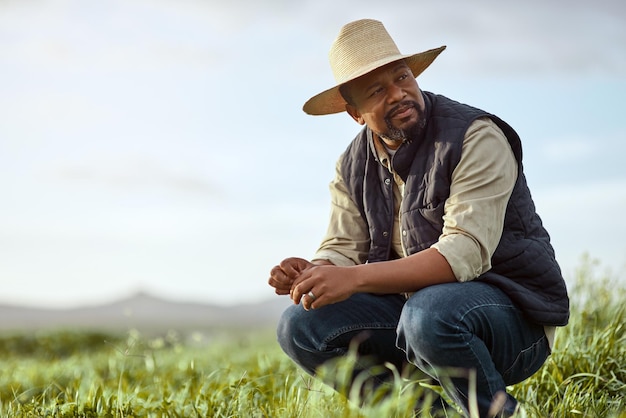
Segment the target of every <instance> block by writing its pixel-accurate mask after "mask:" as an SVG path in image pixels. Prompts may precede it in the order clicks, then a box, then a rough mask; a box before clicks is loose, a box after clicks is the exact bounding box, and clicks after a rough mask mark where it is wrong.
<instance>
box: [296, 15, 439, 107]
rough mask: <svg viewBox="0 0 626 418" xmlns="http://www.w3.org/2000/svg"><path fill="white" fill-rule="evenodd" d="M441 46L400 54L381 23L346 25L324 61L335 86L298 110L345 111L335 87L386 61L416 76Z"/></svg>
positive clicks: (380, 65)
mask: <svg viewBox="0 0 626 418" xmlns="http://www.w3.org/2000/svg"><path fill="white" fill-rule="evenodd" d="M444 49H446V47H445V46H441V47H439V48H435V49H431V50H428V51H425V52H420V53H419V54H414V55H402V54H401V53H400V51H399V50H398V47H397V46H396V43H395V42H394V41H393V39H391V36H390V35H389V33H387V30H386V29H385V27H384V26H383V24H382V23H381V22H379V21H377V20H372V19H363V20H357V21H355V22H351V23H348V24H347V25H345V26H344V27H343V28H341V31H340V32H339V36H337V39H335V41H334V42H333V44H332V46H331V48H330V52H329V54H328V58H329V60H330V67H331V69H332V71H333V75H334V76H335V81H336V82H337V84H336V85H335V87H333V88H331V89H328V90H326V91H323V92H322V93H320V94H318V95H316V96H313V97H311V98H310V99H309V100H308V101H307V102H306V103H305V104H304V107H303V108H302V110H304V111H305V112H306V113H308V114H310V115H329V114H331V113H339V112H343V111H344V110H346V101H345V100H344V99H343V97H341V93H339V86H341V85H342V84H344V83H347V82H348V81H351V80H354V79H355V78H357V77H360V76H362V75H364V74H367V73H369V72H371V71H373V70H375V69H376V68H379V67H382V66H383V65H386V64H389V63H390V62H394V61H398V60H401V59H404V60H405V61H406V63H407V65H408V66H409V67H410V68H411V71H412V72H413V76H414V77H417V76H418V75H419V74H420V73H421V72H422V71H424V70H425V69H426V68H427V67H428V66H429V65H430V64H431V63H432V62H433V61H434V60H435V58H437V56H438V55H439V54H440V53H441V51H443V50H444Z"/></svg>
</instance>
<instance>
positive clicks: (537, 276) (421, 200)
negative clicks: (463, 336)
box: [342, 92, 569, 326]
mask: <svg viewBox="0 0 626 418" xmlns="http://www.w3.org/2000/svg"><path fill="white" fill-rule="evenodd" d="M424 99H425V101H426V112H427V117H428V123H427V126H426V129H425V133H424V135H423V138H421V139H420V140H419V141H418V140H415V141H411V142H405V143H404V144H402V146H401V147H400V148H399V149H398V151H397V152H396V154H395V156H394V157H393V160H392V165H393V168H394V171H395V172H396V173H398V174H399V175H400V176H401V177H402V179H403V180H404V181H405V194H404V198H403V200H402V205H401V208H400V210H401V221H402V229H401V234H402V240H403V245H404V248H405V249H406V251H407V253H408V254H414V253H416V252H418V251H421V250H423V249H426V248H429V247H430V246H431V245H432V244H434V243H435V242H437V240H438V238H439V236H440V235H441V232H442V229H443V211H444V204H445V201H446V199H447V198H448V196H449V194H450V183H451V179H452V173H453V171H454V169H455V167H456V166H457V164H458V163H459V161H460V158H461V152H462V145H463V140H464V137H465V132H466V131H467V129H468V127H469V125H470V124H471V123H472V122H473V121H474V120H475V119H477V118H479V117H489V118H491V119H492V120H493V121H494V122H495V123H496V124H497V125H498V126H499V127H500V128H501V129H502V131H503V132H504V133H505V135H506V137H507V139H508V141H509V143H510V145H511V148H512V149H513V153H514V154H515V158H516V159H517V161H518V164H519V174H518V178H517V182H516V184H515V187H514V189H513V193H512V195H511V198H510V200H509V203H508V206H507V209H506V215H505V220H504V230H503V233H502V238H501V239H500V243H499V244H498V247H497V249H496V251H495V253H494V255H493V257H492V260H491V263H492V268H491V270H489V271H488V272H486V273H484V274H482V275H481V276H479V277H478V278H477V279H476V280H483V281H485V282H488V283H491V284H493V285H495V286H497V287H498V288H500V289H502V290H503V291H504V292H505V293H506V294H507V295H508V296H509V297H510V298H511V300H513V302H514V303H515V304H516V305H517V306H519V307H520V308H521V309H522V310H523V311H524V313H525V314H526V315H527V316H528V317H529V318H530V319H532V320H533V321H535V322H537V323H540V324H544V325H559V326H562V325H565V324H567V321H568V318H569V300H568V296H567V289H566V287H565V282H564V280H563V277H562V275H561V271H560V268H559V265H558V264H557V262H556V259H555V257H554V250H553V248H552V246H551V244H550V237H549V235H548V233H547V231H546V230H545V229H544V227H543V225H542V222H541V219H540V218H539V216H538V215H537V213H536V212H535V206H534V203H533V200H532V198H531V195H530V191H529V190H528V186H527V185H526V179H525V177H524V173H523V168H522V148H521V142H520V139H519V136H518V135H517V133H516V132H515V131H514V130H513V128H511V127H510V126H509V125H508V124H507V123H506V122H504V121H502V120H501V119H500V118H498V117H497V116H494V115H491V114H488V113H486V112H484V111H482V110H479V109H476V108H473V107H470V106H467V105H464V104H461V103H458V102H455V101H453V100H450V99H448V98H446V97H444V96H440V95H434V94H432V93H428V92H424ZM373 149H374V148H373V142H372V134H371V131H370V130H369V129H368V128H367V127H366V128H364V129H363V130H362V131H361V132H360V133H359V135H357V137H356V138H355V139H354V140H353V141H352V143H351V144H350V145H349V146H348V148H347V150H346V152H345V153H344V154H343V156H342V176H343V179H344V181H345V183H346V186H347V188H348V191H349V193H350V195H351V197H352V198H353V200H354V201H355V202H356V204H357V205H358V206H359V209H360V211H361V214H362V216H363V218H364V219H365V220H366V221H367V224H368V226H369V231H370V251H369V256H368V262H370V263H371V262H377V261H385V260H389V259H390V258H393V256H392V251H391V238H392V228H393V219H394V213H393V178H392V176H391V174H390V173H389V172H388V171H387V169H385V168H384V167H383V166H382V165H381V164H380V163H379V162H378V161H377V160H376V154H375V152H373Z"/></svg>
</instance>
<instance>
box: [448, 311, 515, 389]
mask: <svg viewBox="0 0 626 418" xmlns="http://www.w3.org/2000/svg"><path fill="white" fill-rule="evenodd" d="M486 307H499V308H509V309H513V310H515V309H516V308H515V306H514V305H511V304H502V303H486V304H483V305H478V306H474V307H472V308H471V309H469V310H467V311H466V312H465V313H464V314H463V315H462V316H461V317H460V318H459V320H458V321H457V324H456V330H457V333H458V335H463V333H462V332H461V323H462V321H463V320H464V319H465V317H466V316H467V315H468V314H469V313H470V312H473V311H475V310H476V309H482V308H486ZM469 334H470V335H471V337H470V338H469V339H468V340H467V341H465V344H466V345H467V347H469V349H470V350H471V351H472V354H473V356H474V358H475V359H476V361H477V362H478V363H479V364H480V371H479V370H477V371H476V372H477V373H481V374H482V378H483V379H484V381H486V382H487V384H488V385H489V393H490V395H491V396H494V395H495V393H496V391H497V389H498V388H495V389H496V390H495V391H494V388H493V387H491V382H490V381H489V379H487V376H486V375H485V372H484V370H485V365H484V364H483V362H482V360H481V358H480V357H479V356H478V355H477V354H476V352H475V351H474V347H473V346H472V344H471V341H472V339H474V338H476V336H475V334H474V333H469ZM463 339H465V338H463ZM477 378H478V377H477Z"/></svg>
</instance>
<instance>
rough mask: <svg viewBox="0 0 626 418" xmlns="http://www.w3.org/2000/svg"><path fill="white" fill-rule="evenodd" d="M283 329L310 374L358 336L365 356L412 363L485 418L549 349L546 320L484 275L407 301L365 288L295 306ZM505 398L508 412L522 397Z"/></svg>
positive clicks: (283, 341) (286, 346) (291, 351)
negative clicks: (533, 316) (532, 317)
mask: <svg viewBox="0 0 626 418" xmlns="http://www.w3.org/2000/svg"><path fill="white" fill-rule="evenodd" d="M277 334H278V342H279V344H280V346H281V347H282V349H283V350H284V351H285V353H286V354H287V355H288V356H289V357H291V358H292V359H293V360H294V361H295V362H296V363H297V364H298V365H299V366H301V367H302V368H303V369H305V370H306V371H307V372H309V373H311V374H315V371H316V369H317V368H318V367H319V366H320V365H322V364H323V363H325V362H326V361H328V360H331V359H334V358H337V357H339V356H344V355H345V354H347V352H348V350H349V347H350V343H351V342H352V341H353V339H355V338H356V337H358V338H359V345H358V353H359V355H361V356H367V357H368V358H370V359H374V360H375V361H376V362H379V363H380V364H382V363H384V362H390V363H392V364H393V365H395V366H396V367H397V368H398V369H399V370H402V369H403V367H404V366H405V365H406V364H407V362H409V363H411V364H413V365H414V366H416V367H417V368H418V369H420V370H421V371H422V372H424V373H426V374H427V375H428V376H430V377H431V378H432V379H434V380H435V381H436V382H438V383H439V384H441V385H442V387H443V389H444V390H445V391H446V393H447V394H448V395H449V396H450V397H451V398H452V399H453V400H454V401H455V402H456V403H457V404H458V405H459V406H460V407H461V408H462V409H463V410H464V411H465V413H466V415H467V414H469V412H468V411H469V408H470V406H469V405H470V402H471V401H470V399H476V402H477V406H478V411H479V414H480V416H481V417H482V416H487V415H488V411H489V408H490V406H491V403H492V401H493V399H494V396H495V395H496V394H497V393H498V392H502V393H503V394H506V386H508V385H512V384H515V383H518V382H521V381H523V380H525V379H527V378H528V377H530V376H531V375H532V374H534V373H535V372H536V371H537V370H539V368H540V367H541V365H542V364H543V363H544V362H545V360H546V358H547V357H548V355H549V354H550V348H549V345H548V341H547V338H546V336H545V332H544V330H543V327H542V326H541V325H537V324H534V323H532V322H529V321H528V320H527V319H526V318H525V317H524V316H523V314H522V312H521V311H520V310H519V309H518V308H517V307H516V306H515V305H514V304H513V303H512V302H511V300H510V299H509V298H508V297H507V296H506V295H505V294H504V293H503V292H502V291H500V290H499V289H497V288H496V287H494V286H492V285H489V284H487V283H483V282H479V281H473V282H467V283H450V284H441V285H435V286H430V287H426V288H424V289H422V290H420V291H418V292H416V293H415V294H413V295H412V296H411V297H410V298H409V299H408V300H407V299H405V298H404V296H401V295H372V294H365V293H358V294H355V295H353V296H352V297H350V298H349V299H347V300H345V301H343V302H339V303H336V304H333V305H327V306H324V307H322V308H319V309H315V310H311V311H305V310H304V309H302V307H301V305H293V306H291V307H289V308H288V309H287V310H286V311H285V312H284V313H283V315H282V317H281V319H280V321H279V324H278V331H277ZM358 367H359V366H358V365H357V370H355V372H354V374H353V376H356V375H357V374H358V373H359V372H360V371H361V370H358ZM363 367H365V365H363ZM470 376H473V377H471V378H470ZM377 379H378V380H379V381H382V380H384V379H385V376H378V378H377ZM472 388H474V389H472ZM503 401H504V402H505V405H504V407H503V409H502V412H503V413H504V414H511V413H513V411H514V410H515V408H516V406H517V401H516V400H515V399H514V398H513V397H512V396H511V395H509V394H506V396H505V397H504V398H503Z"/></svg>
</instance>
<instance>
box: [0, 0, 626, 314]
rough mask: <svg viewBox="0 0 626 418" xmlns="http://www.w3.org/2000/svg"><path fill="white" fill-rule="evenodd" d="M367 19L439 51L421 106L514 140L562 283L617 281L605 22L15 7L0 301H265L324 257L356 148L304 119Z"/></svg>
mask: <svg viewBox="0 0 626 418" xmlns="http://www.w3.org/2000/svg"><path fill="white" fill-rule="evenodd" d="M225 3H227V4H225ZM363 17H369V18H376V19H379V20H382V21H383V22H384V24H385V26H386V27H387V29H388V31H389V32H390V33H391V34H392V36H393V37H394V39H395V40H396V43H397V44H398V46H399V48H400V50H401V51H402V52H404V53H413V52H419V51H422V50H426V49H430V48H434V47H437V46H440V45H447V47H448V48H447V50H446V51H445V52H444V53H443V54H442V55H441V56H440V57H439V58H438V59H437V60H436V61H435V63H434V64H433V65H432V66H431V67H430V68H429V69H427V70H426V72H425V73H423V74H422V75H421V76H420V77H419V79H418V82H419V84H420V86H421V87H422V88H423V89H424V90H428V91H433V92H436V93H441V94H444V95H446V96H448V97H451V98H453V99H456V100H459V101H463V102H466V103H468V104H471V105H474V106H477V107H481V108H483V109H485V110H487V111H490V112H492V113H495V114H497V115H499V116H500V117H502V118H503V119H505V120H507V121H508V122H509V123H510V124H511V125H513V127H514V128H516V130H517V131H518V133H519V134H520V136H521V137H522V141H523V145H524V155H525V169H526V174H527V177H528V179H529V182H530V186H531V189H532V192H533V196H534V198H535V203H536V205H537V208H538V211H539V213H540V215H541V216H542V218H543V220H544V223H545V224H546V226H547V228H548V230H549V231H550V233H551V235H552V239H553V244H554V246H555V249H556V251H557V257H558V259H559V261H560V263H561V265H562V267H563V270H564V272H565V275H566V277H572V276H573V272H574V270H575V268H576V267H577V266H578V265H579V264H580V259H581V256H582V254H584V253H588V254H589V255H590V256H591V257H592V258H594V259H598V260H599V261H600V264H601V266H603V268H606V269H610V270H612V271H613V272H614V273H613V274H614V275H618V276H620V275H621V276H623V273H622V272H623V270H624V267H626V244H625V242H624V239H623V237H624V236H626V226H624V222H623V220H622V218H623V213H624V209H623V208H624V207H625V206H626V169H625V168H624V167H625V166H624V163H623V156H624V154H626V123H625V122H624V117H623V115H622V114H621V113H622V109H623V108H624V106H623V104H622V103H621V99H622V98H623V97H626V6H624V5H622V3H621V2H619V1H598V2H593V4H592V3H589V2H583V1H572V2H569V3H568V4H567V6H566V5H565V4H562V3H560V2H559V4H546V2H540V1H538V0H529V1H526V2H516V3H514V4H505V2H500V1H492V0H479V1H475V2H471V3H470V2H464V1H447V2H443V1H435V0H432V1H423V2H408V1H407V2H380V1H346V2H330V1H319V0H306V1H301V2H292V1H287V0H275V1H251V0H250V1H241V0H239V1H231V2H219V1H199V0H198V1H195V0H182V1H174V0H152V1H147V0H126V1H122V0H118V1H116V0H105V1H102V2H98V3H97V4H96V3H93V2H88V3H87V2H81V1H78V0H65V1H60V0H50V1H42V0H33V1H29V2H23V1H17V0H8V1H4V2H1V3H0V51H2V54H0V192H1V193H2V204H1V205H0V281H1V283H2V286H3V291H2V292H1V294H0V302H9V303H20V304H29V305H40V306H41V305H43V306H74V305H83V304H88V303H98V302H102V301H108V300H112V299H115V298H118V297H123V296H126V295H129V294H131V293H134V292H136V291H139V290H143V291H148V292H150V293H153V294H156V295H159V296H164V297H170V298H174V299H179V300H193V301H203V302H215V303H224V304H230V303H237V302H248V301H254V300H259V299H265V298H268V297H272V295H273V293H272V290H271V289H270V288H269V287H268V286H267V284H266V280H267V276H268V272H269V269H270V268H271V267H272V266H273V265H274V264H276V263H277V262H279V261H280V260H281V259H282V258H284V257H287V256H302V257H309V256H310V255H311V254H312V253H313V252H314V250H315V248H316V247H317V245H318V243H319V241H320V239H321V237H322V235H323V233H324V231H325V228H326V222H327V216H328V190H327V186H328V182H329V181H330V180H331V178H332V175H333V168H334V164H335V161H336V159H337V157H338V155H339V154H340V153H341V151H342V150H343V149H344V148H345V147H346V146H347V144H348V142H349V141H350V139H351V138H352V137H353V136H354V135H355V134H356V132H357V131H358V129H359V126H358V125H356V124H355V123H354V122H353V121H352V120H351V119H350V118H349V117H348V116H347V115H345V114H340V115H332V116H324V117H311V116H307V115H305V114H304V113H303V112H302V111H301V107H302V104H303V103H304V101H306V100H307V99H308V98H309V97H311V96H312V95H314V94H316V93H318V92H320V91H322V90H324V89H326V88H328V87H331V86H332V85H333V79H332V75H331V72H330V69H329V67H328V61H327V58H326V57H327V52H328V48H329V47H330V43H331V42H332V40H333V39H334V37H335V36H336V34H337V32H338V30H339V28H340V26H341V25H343V24H344V23H346V22H348V21H351V20H354V19H358V18H363Z"/></svg>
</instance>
